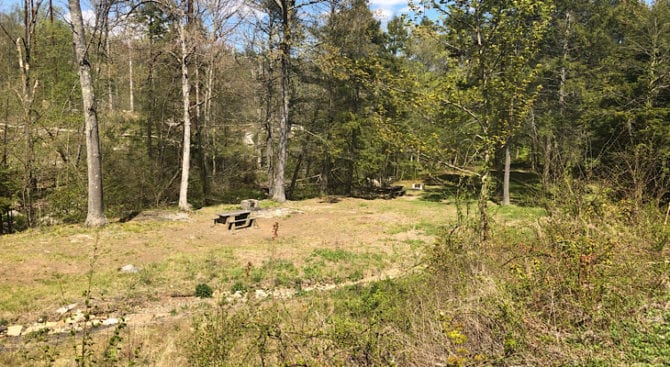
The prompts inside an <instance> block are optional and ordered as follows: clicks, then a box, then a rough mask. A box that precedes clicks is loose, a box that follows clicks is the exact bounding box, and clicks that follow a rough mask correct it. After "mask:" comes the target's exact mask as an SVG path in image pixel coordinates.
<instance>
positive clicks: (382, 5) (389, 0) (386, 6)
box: [0, 0, 409, 23]
mask: <svg viewBox="0 0 670 367" xmlns="http://www.w3.org/2000/svg"><path fill="white" fill-rule="evenodd" d="M0 1H2V0H0ZM370 9H372V11H373V12H374V13H375V17H377V19H379V20H381V21H382V22H383V23H386V22H387V21H389V20H391V18H393V16H394V15H399V14H401V13H406V12H407V11H408V10H409V8H408V6H407V0H370Z"/></svg>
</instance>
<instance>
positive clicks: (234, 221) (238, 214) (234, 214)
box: [214, 210, 256, 231]
mask: <svg viewBox="0 0 670 367" xmlns="http://www.w3.org/2000/svg"><path fill="white" fill-rule="evenodd" d="M250 214H251V211H250V210H234V211H230V212H225V213H219V214H217V217H216V218H214V224H219V223H220V224H226V225H227V227H228V230H229V231H230V230H232V229H242V228H249V227H251V226H252V225H253V224H254V221H255V220H256V218H251V217H250Z"/></svg>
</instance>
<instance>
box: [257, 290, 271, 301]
mask: <svg viewBox="0 0 670 367" xmlns="http://www.w3.org/2000/svg"><path fill="white" fill-rule="evenodd" d="M268 296H269V294H268V293H267V292H265V291H264V290H262V289H256V298H257V299H263V298H267V297H268Z"/></svg>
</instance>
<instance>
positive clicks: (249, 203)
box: [240, 199, 261, 211]
mask: <svg viewBox="0 0 670 367" xmlns="http://www.w3.org/2000/svg"><path fill="white" fill-rule="evenodd" d="M240 206H241V207H242V209H243V210H251V211H256V210H261V205H260V202H259V201H258V200H255V199H248V200H242V202H240Z"/></svg>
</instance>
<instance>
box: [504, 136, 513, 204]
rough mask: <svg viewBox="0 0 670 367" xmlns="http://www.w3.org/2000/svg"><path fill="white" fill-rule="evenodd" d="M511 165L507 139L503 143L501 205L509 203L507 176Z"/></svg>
mask: <svg viewBox="0 0 670 367" xmlns="http://www.w3.org/2000/svg"><path fill="white" fill-rule="evenodd" d="M511 166H512V157H511V155H510V151H509V141H508V142H507V144H505V174H504V177H503V201H502V205H510V199H509V176H510V169H511Z"/></svg>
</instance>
